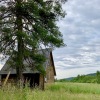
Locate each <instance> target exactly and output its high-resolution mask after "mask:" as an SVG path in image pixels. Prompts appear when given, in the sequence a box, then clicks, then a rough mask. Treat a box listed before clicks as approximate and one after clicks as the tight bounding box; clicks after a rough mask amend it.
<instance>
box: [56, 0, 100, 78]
mask: <svg viewBox="0 0 100 100" xmlns="http://www.w3.org/2000/svg"><path fill="white" fill-rule="evenodd" d="M99 4H100V0H92V1H90V0H87V1H86V2H84V0H68V2H67V3H66V4H65V5H63V8H64V9H65V10H66V12H67V16H66V17H65V18H64V19H63V20H61V21H60V22H58V23H57V24H58V26H59V27H60V31H61V32H62V33H63V36H64V41H65V43H66V44H67V47H65V48H61V49H57V50H55V51H54V61H55V66H57V67H56V68H57V78H59V77H62V78H63V77H67V76H74V75H76V74H75V73H73V72H75V71H76V72H77V74H78V73H79V74H81V73H83V74H84V73H91V72H95V71H96V70H99V65H100V28H99V26H100V13H98V12H99V11H100V6H99ZM93 66H94V67H93ZM79 68H83V69H82V70H79ZM85 68H86V69H85ZM66 73H67V74H66ZM68 73H69V74H68Z"/></svg>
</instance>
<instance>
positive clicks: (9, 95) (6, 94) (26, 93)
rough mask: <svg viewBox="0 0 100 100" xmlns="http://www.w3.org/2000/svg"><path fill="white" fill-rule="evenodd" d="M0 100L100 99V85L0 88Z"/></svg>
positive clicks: (59, 84)
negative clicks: (40, 88)
mask: <svg viewBox="0 0 100 100" xmlns="http://www.w3.org/2000/svg"><path fill="white" fill-rule="evenodd" d="M0 100H100V85H99V84H85V83H54V84H47V85H46V88H45V91H42V90H39V89H34V90H32V89H29V88H24V89H17V88H15V87H11V86H9V87H4V88H2V89H0Z"/></svg>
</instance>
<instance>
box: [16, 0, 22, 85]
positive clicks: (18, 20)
mask: <svg viewBox="0 0 100 100" xmlns="http://www.w3.org/2000/svg"><path fill="white" fill-rule="evenodd" d="M20 9H21V0H16V26H17V30H18V31H17V48H18V53H17V66H16V72H17V82H18V83H19V84H21V83H22V82H23V75H22V74H23V47H24V46H23V38H22V35H21V33H22V32H23V24H22V15H21V13H20Z"/></svg>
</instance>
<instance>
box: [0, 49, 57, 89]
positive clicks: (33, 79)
mask: <svg viewBox="0 0 100 100" xmlns="http://www.w3.org/2000/svg"><path fill="white" fill-rule="evenodd" d="M41 53H43V55H44V56H45V57H46V62H45V63H44V64H43V66H44V68H45V71H46V75H45V76H43V75H42V74H41V73H40V72H39V71H37V70H35V71H33V70H31V69H30V68H29V67H28V68H26V69H25V70H24V71H23V79H24V80H23V81H24V82H25V81H26V80H27V82H29V86H30V87H35V86H38V87H39V88H41V89H44V83H52V82H54V76H56V71H55V66H54V60H53V55H52V49H51V48H49V49H44V50H41ZM9 72H10V75H9V78H8V81H7V83H11V84H12V83H15V82H16V70H15V69H14V68H11V67H9V65H8V64H7V62H6V63H5V65H4V66H3V67H2V69H1V71H0V80H1V83H2V84H3V83H4V80H5V78H6V77H7V75H8V73H9Z"/></svg>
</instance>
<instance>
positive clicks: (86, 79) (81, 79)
mask: <svg viewBox="0 0 100 100" xmlns="http://www.w3.org/2000/svg"><path fill="white" fill-rule="evenodd" d="M56 81H57V82H78V83H100V71H97V72H96V73H94V74H88V75H78V76H77V77H75V78H72V79H70V80H69V79H60V80H56Z"/></svg>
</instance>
